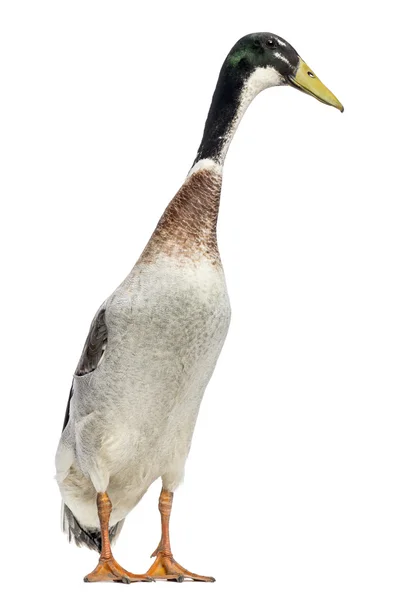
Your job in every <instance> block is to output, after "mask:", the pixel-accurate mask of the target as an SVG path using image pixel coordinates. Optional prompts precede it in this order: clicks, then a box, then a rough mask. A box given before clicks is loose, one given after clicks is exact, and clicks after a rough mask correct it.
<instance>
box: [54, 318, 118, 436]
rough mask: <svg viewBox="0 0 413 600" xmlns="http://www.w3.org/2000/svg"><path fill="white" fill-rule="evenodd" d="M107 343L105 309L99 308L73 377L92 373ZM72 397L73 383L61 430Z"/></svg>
mask: <svg viewBox="0 0 413 600" xmlns="http://www.w3.org/2000/svg"><path fill="white" fill-rule="evenodd" d="M107 343H108V329H107V327H106V322H105V309H104V308H101V309H100V310H99V311H98V313H97V314H96V316H95V318H94V319H93V321H92V325H91V326H90V330H89V334H88V336H87V338H86V342H85V345H84V348H83V352H82V356H81V357H80V360H79V363H78V365H77V367H76V371H75V375H79V376H81V375H87V374H88V373H91V372H92V371H94V370H95V369H96V368H97V366H98V364H99V362H100V361H101V359H102V357H103V355H104V353H105V349H106V346H107ZM72 396H73V383H72V387H71V389H70V394H69V400H68V402H67V407H66V414H65V419H64V423H63V429H65V427H66V425H67V424H68V422H69V417H70V401H71V399H72Z"/></svg>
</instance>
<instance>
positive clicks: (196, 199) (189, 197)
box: [139, 169, 222, 263]
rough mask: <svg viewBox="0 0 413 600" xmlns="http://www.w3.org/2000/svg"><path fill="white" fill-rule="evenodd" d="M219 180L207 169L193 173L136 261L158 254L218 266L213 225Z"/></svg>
mask: <svg viewBox="0 0 413 600" xmlns="http://www.w3.org/2000/svg"><path fill="white" fill-rule="evenodd" d="M221 185H222V178H221V176H220V175H219V174H218V173H215V172H213V171H212V170H210V169H202V170H200V171H197V172H195V173H193V174H192V175H191V176H190V177H189V178H188V179H187V180H186V181H185V183H184V184H183V186H182V187H181V189H180V190H179V191H178V193H177V194H176V195H175V197H174V198H173V200H171V202H170V203H169V205H168V207H167V208H166V210H165V212H164V214H163V215H162V217H161V219H160V221H159V223H158V225H157V227H156V229H155V231H154V232H153V234H152V237H151V239H150V240H149V242H148V244H147V246H146V248H145V250H144V251H143V253H142V255H141V257H140V259H139V262H140V263H141V262H152V261H153V260H154V259H155V257H156V256H158V255H159V254H166V255H168V256H174V257H176V258H177V259H179V257H182V258H185V259H188V258H189V259H193V260H194V261H198V260H199V259H200V258H201V257H207V258H208V259H210V260H211V261H212V262H214V263H217V262H218V263H219V262H220V258H219V253H218V247H217V236H216V226H217V219H218V210H219V200H220V195H221Z"/></svg>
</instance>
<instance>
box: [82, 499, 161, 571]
mask: <svg viewBox="0 0 413 600" xmlns="http://www.w3.org/2000/svg"><path fill="white" fill-rule="evenodd" d="M97 505H98V515H99V521H100V530H101V532H102V550H101V552H100V557H99V562H98V565H97V567H96V569H95V570H94V571H92V572H91V573H89V575H86V577H85V578H84V581H118V582H122V583H131V582H133V581H152V579H151V577H149V576H148V575H134V574H133V573H130V572H129V571H125V569H124V568H123V567H121V566H120V565H119V564H118V563H117V562H116V560H115V559H114V558H113V554H112V550H111V547H110V540H109V518H110V513H111V512H112V503H111V501H110V500H109V496H108V495H107V494H106V492H103V493H99V494H98V497H97Z"/></svg>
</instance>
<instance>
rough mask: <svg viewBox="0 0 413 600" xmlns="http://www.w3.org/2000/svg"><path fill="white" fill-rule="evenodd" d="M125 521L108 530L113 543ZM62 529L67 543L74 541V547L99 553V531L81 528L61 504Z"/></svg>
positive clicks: (100, 541) (68, 509)
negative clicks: (85, 548) (82, 547)
mask: <svg viewBox="0 0 413 600" xmlns="http://www.w3.org/2000/svg"><path fill="white" fill-rule="evenodd" d="M124 522H125V519H122V521H119V522H118V523H116V525H113V527H110V528H109V538H110V541H111V542H115V541H116V539H117V537H118V535H119V533H120V531H121V529H122V527H123V523H124ZM62 529H63V531H64V533H66V534H67V537H68V540H69V542H72V541H74V542H75V544H76V546H86V547H87V548H89V549H90V550H96V552H100V551H101V549H102V536H101V533H100V529H88V528H87V527H83V526H82V525H81V524H80V523H79V521H78V520H77V519H76V517H75V515H74V514H73V513H72V511H71V510H70V508H69V507H68V506H66V504H63V503H62Z"/></svg>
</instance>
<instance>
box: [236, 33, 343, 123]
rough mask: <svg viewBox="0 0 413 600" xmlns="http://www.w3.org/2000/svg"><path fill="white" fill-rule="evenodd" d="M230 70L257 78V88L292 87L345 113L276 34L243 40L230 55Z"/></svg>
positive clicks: (300, 59)
mask: <svg viewBox="0 0 413 600" xmlns="http://www.w3.org/2000/svg"><path fill="white" fill-rule="evenodd" d="M226 67H227V69H228V70H232V69H234V70H235V71H236V72H237V75H238V76H239V77H240V78H241V79H244V80H245V79H249V78H250V77H251V76H253V75H255V74H256V77H255V79H256V85H257V86H262V87H270V86H273V85H290V86H292V87H294V88H297V89H299V90H301V91H302V92H305V93H306V94H309V95H310V96H314V98H317V100H320V102H323V103H324V104H328V105H329V106H334V107H335V108H338V109H339V110H340V111H341V112H343V111H344V107H343V105H342V104H341V102H339V100H338V99H337V98H336V97H335V96H334V94H333V93H332V92H330V90H329V89H328V88H327V87H326V86H325V85H324V84H323V83H322V82H321V81H320V80H319V79H318V77H317V76H316V75H315V73H314V71H313V70H312V69H310V67H309V66H308V65H307V64H306V63H305V62H304V61H303V60H302V58H301V57H300V56H299V54H298V53H297V52H296V50H294V48H293V47H292V46H291V45H290V44H289V43H288V42H287V41H285V40H284V39H283V38H281V37H280V36H278V35H275V34H273V33H251V34H249V35H246V36H245V37H243V38H241V39H240V40H239V41H238V42H237V43H236V44H235V46H234V47H233V48H232V50H231V52H230V53H229V54H228V56H227V60H226Z"/></svg>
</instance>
